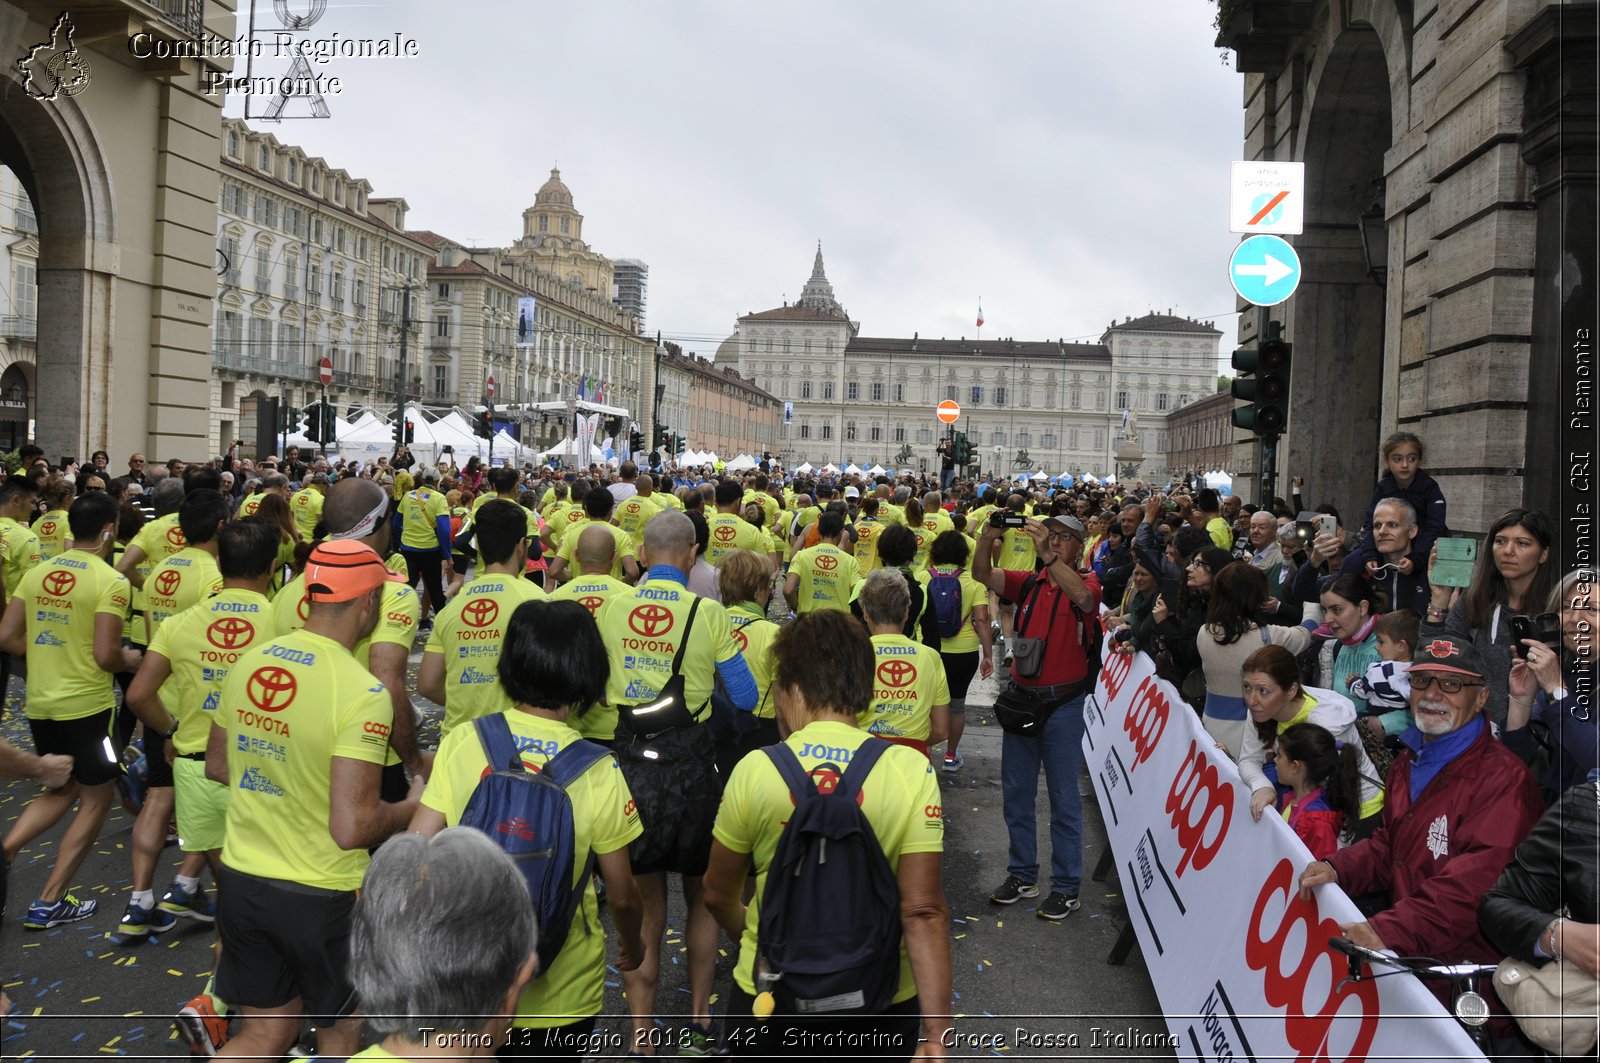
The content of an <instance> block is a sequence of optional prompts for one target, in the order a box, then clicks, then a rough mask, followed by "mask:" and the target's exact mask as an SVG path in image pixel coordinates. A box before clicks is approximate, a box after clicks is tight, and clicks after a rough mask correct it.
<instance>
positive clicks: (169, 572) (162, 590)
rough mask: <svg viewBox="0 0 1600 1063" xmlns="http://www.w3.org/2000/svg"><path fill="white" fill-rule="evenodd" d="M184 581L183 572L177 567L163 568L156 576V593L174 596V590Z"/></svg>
mask: <svg viewBox="0 0 1600 1063" xmlns="http://www.w3.org/2000/svg"><path fill="white" fill-rule="evenodd" d="M182 582H183V573H181V572H179V571H178V570H177V569H175V568H168V569H163V570H162V571H161V573H160V574H159V575H157V576H156V593H157V594H160V595H162V596H164V597H168V598H170V597H172V594H173V592H174V591H176V590H177V589H178V585H179V584H180V583H182Z"/></svg>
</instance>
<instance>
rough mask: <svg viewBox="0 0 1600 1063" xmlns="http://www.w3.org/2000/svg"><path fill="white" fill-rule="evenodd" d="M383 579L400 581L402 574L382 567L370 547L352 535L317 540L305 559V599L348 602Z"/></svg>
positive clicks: (369, 590) (368, 590) (384, 580)
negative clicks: (346, 537)
mask: <svg viewBox="0 0 1600 1063" xmlns="http://www.w3.org/2000/svg"><path fill="white" fill-rule="evenodd" d="M385 582H394V583H404V582H405V577H404V576H398V575H396V574H395V573H393V572H390V571H389V570H388V569H387V568H385V567H384V564H383V559H382V558H380V557H379V556H378V553H377V551H376V550H374V549H372V547H370V546H368V545H367V544H366V543H358V542H356V541H354V540H352V539H330V540H328V541H326V542H321V543H318V544H317V546H316V549H314V550H312V551H311V557H310V558H309V559H308V560H307V561H306V599H307V600H308V601H313V602H348V601H350V600H351V599H354V598H359V597H361V596H362V595H363V594H367V593H370V592H371V591H372V589H373V588H374V587H379V586H382V585H383V584H384V583H385Z"/></svg>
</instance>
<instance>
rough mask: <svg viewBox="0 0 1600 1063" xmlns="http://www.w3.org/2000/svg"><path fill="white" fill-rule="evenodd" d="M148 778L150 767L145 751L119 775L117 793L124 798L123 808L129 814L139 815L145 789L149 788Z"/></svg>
mask: <svg viewBox="0 0 1600 1063" xmlns="http://www.w3.org/2000/svg"><path fill="white" fill-rule="evenodd" d="M148 778H149V769H148V765H147V764H146V763H145V759H144V754H143V753H140V754H139V756H138V757H137V758H135V759H134V761H133V762H132V763H131V764H129V765H128V767H127V768H126V769H125V770H124V771H123V773H122V774H121V775H119V776H117V794H118V796H119V797H120V798H121V799H122V807H123V810H124V811H126V812H127V813H128V815H130V816H137V815H138V814H139V810H140V809H142V808H143V807H144V795H145V791H146V790H147V789H149V786H148V785H147V783H146V780H147V779H148Z"/></svg>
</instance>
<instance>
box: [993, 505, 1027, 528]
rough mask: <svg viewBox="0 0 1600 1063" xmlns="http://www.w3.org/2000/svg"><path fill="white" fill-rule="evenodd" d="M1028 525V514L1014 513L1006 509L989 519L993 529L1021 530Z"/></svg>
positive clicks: (996, 512)
mask: <svg viewBox="0 0 1600 1063" xmlns="http://www.w3.org/2000/svg"><path fill="white" fill-rule="evenodd" d="M1026 523H1028V517H1027V515H1026V514H1024V513H1012V512H1011V511H1010V510H1006V509H1001V510H996V511H995V514H994V516H992V517H990V518H989V527H991V528H1020V527H1022V526H1023V525H1024V524H1026Z"/></svg>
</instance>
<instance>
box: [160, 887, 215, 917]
mask: <svg viewBox="0 0 1600 1063" xmlns="http://www.w3.org/2000/svg"><path fill="white" fill-rule="evenodd" d="M156 907H158V908H160V909H161V910H162V911H163V912H166V913H168V914H169V915H181V916H183V917H184V918H185V919H198V920H200V922H202V923H214V922H216V921H217V906H216V904H215V903H214V902H213V901H212V900H211V899H210V898H209V897H207V896H206V891H205V890H203V889H198V888H197V889H196V890H195V891H194V892H193V893H190V892H189V891H188V890H186V889H184V888H183V887H182V886H180V885H178V884H177V883H176V882H174V883H173V884H172V886H171V888H170V889H168V890H167V892H166V893H164V894H162V895H161V903H160V904H158V905H157V906H156Z"/></svg>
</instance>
